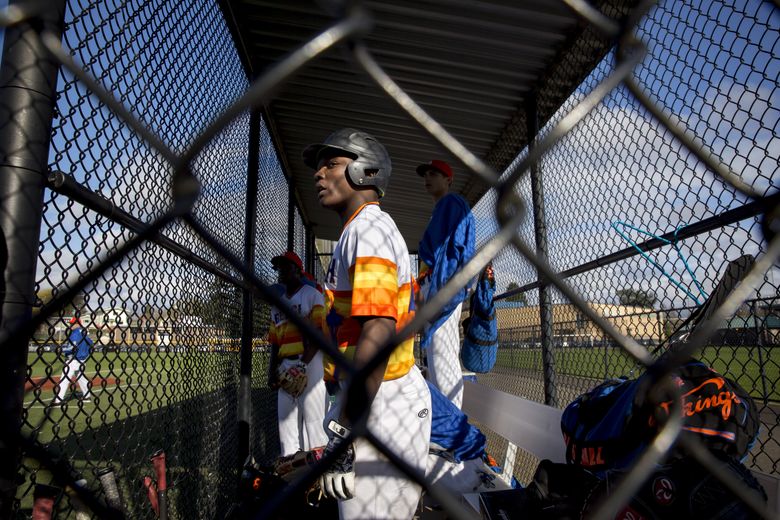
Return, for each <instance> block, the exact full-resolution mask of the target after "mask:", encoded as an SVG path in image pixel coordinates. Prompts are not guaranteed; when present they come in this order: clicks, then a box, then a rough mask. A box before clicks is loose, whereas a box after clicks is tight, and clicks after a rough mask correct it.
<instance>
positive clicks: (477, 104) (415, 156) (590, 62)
mask: <svg viewBox="0 0 780 520" xmlns="http://www.w3.org/2000/svg"><path fill="white" fill-rule="evenodd" d="M334 3H338V2H328V1H325V0H321V1H320V2H315V1H313V0H309V1H307V0H285V1H283V2H280V1H278V0H276V1H272V0H223V1H222V2H221V7H222V10H223V12H224V14H225V18H226V20H227V22H228V25H229V26H230V29H231V31H232V33H233V35H234V38H235V41H236V47H237V48H238V50H239V53H240V54H241V56H242V60H243V62H244V66H245V69H246V71H247V75H248V76H249V77H252V76H257V75H261V74H262V72H263V71H264V70H266V69H267V68H268V67H269V65H272V64H274V63H276V62H277V61H278V60H280V59H281V58H283V57H284V56H285V55H286V54H288V53H289V52H291V51H292V50H294V49H296V48H297V47H299V46H300V45H302V44H303V43H305V42H306V41H307V40H309V39H311V38H312V37H314V36H315V35H316V34H318V33H319V32H321V31H323V30H324V29H325V28H327V27H328V26H329V25H331V24H333V23H334V22H335V21H336V19H337V18H336V17H335V16H334V15H332V14H329V13H328V12H327V11H326V9H325V8H324V6H328V5H330V4H334ZM593 3H594V4H596V6H597V7H598V8H599V9H600V10H601V11H602V12H604V13H605V14H607V15H608V16H610V17H612V18H622V17H623V16H624V15H625V13H626V12H627V11H628V7H629V6H630V5H632V4H634V3H635V2H634V1H631V0H604V1H596V2H593ZM364 5H365V6H366V7H367V8H368V10H369V12H370V13H371V14H372V16H373V18H374V24H375V25H374V27H373V30H372V31H371V32H370V34H369V35H368V36H367V37H366V38H365V40H364V41H365V43H366V45H367V47H368V49H369V50H370V51H371V53H372V54H373V56H374V58H375V59H376V60H377V61H378V63H379V64H380V65H381V66H382V67H383V68H384V70H385V72H387V73H388V74H389V75H390V76H391V77H392V78H393V80H394V81H395V82H397V83H398V84H399V85H400V86H401V87H402V88H403V89H404V90H405V91H406V93H408V94H409V95H410V96H411V97H412V98H414V100H415V101H416V102H417V103H419V104H420V105H421V106H422V107H423V108H424V109H425V110H426V111H427V112H428V113H429V114H430V115H431V116H433V117H434V118H435V119H436V120H437V121H438V122H439V123H441V124H442V125H443V126H444V127H445V128H446V129H447V130H448V131H449V132H450V133H451V134H453V135H454V136H455V137H456V138H457V139H458V140H459V141H460V142H461V143H462V144H464V145H465V146H466V147H467V148H468V149H469V150H471V151H472V152H473V153H475V154H476V155H477V156H479V157H480V158H482V159H483V160H484V161H486V162H487V163H488V164H489V165H490V166H492V167H493V168H494V169H495V170H497V171H498V172H499V173H500V172H501V171H503V170H504V169H505V168H506V167H507V166H508V165H509V164H510V162H511V161H512V159H513V158H514V157H515V156H516V155H517V153H518V152H519V151H520V150H522V149H523V148H524V147H525V145H526V143H527V138H526V108H525V107H526V105H527V102H528V100H529V99H533V98H534V96H535V97H536V99H537V100H538V102H537V106H538V117H539V120H540V125H543V124H544V122H545V121H547V120H548V119H549V118H550V117H551V116H552V115H553V114H554V113H555V111H556V110H557V109H558V108H559V107H560V106H561V104H562V103H563V102H564V101H565V100H566V99H567V97H568V96H569V95H570V94H571V92H572V91H573V90H574V89H575V88H576V87H577V85H579V83H580V82H581V81H582V80H583V79H584V78H585V77H586V76H587V75H588V73H589V72H590V71H591V70H593V68H594V67H595V66H596V65H597V64H598V62H599V61H600V60H601V59H602V58H603V57H604V56H605V54H606V53H607V51H608V50H609V49H610V48H611V46H612V45H613V43H614V42H610V41H608V40H607V39H605V38H604V37H602V36H601V35H600V34H599V33H598V32H597V31H596V30H595V29H593V28H592V27H590V26H589V25H588V24H587V23H586V22H585V21H584V20H582V19H581V18H580V17H578V16H577V15H576V14H575V13H574V12H573V11H571V10H570V9H569V8H568V7H567V6H566V5H565V4H564V3H563V2H562V1H556V0H483V1H476V0H431V1H425V2H419V1H416V0H394V1H381V0H380V1H367V2H364ZM264 114H265V119H266V123H267V125H268V127H269V129H270V131H271V133H272V137H273V139H274V142H275V145H276V147H277V151H278V152H279V156H280V160H281V162H282V167H283V168H284V170H285V174H286V175H287V176H288V178H290V179H291V180H292V183H293V186H294V187H295V194H296V198H297V201H298V204H299V208H300V209H301V213H302V215H303V218H304V220H305V221H306V223H307V224H309V225H312V229H313V230H314V233H315V235H316V236H317V238H324V239H330V240H335V239H337V238H338V235H339V233H340V231H341V225H340V223H339V222H338V219H337V217H336V216H335V214H333V213H332V212H330V211H327V210H324V209H322V208H320V206H319V204H318V202H317V197H316V193H315V190H314V186H313V181H312V172H311V171H310V170H309V169H308V168H306V167H305V166H304V164H303V162H302V161H301V158H300V157H301V152H302V150H303V148H304V147H305V146H306V145H307V144H309V143H312V142H319V141H321V140H322V139H324V138H325V137H326V136H327V135H328V134H329V133H330V132H331V131H333V130H335V129H337V128H340V127H344V126H351V127H355V128H359V129H362V130H365V131H367V132H369V133H371V134H373V135H375V136H376V137H377V138H378V139H379V140H380V141H381V142H382V143H383V144H384V145H385V146H386V147H387V149H388V151H389V153H390V156H391V158H392V161H393V175H392V179H391V182H390V188H389V189H388V194H387V196H386V197H385V198H384V199H383V202H382V205H383V207H384V208H385V210H386V211H388V212H389V213H390V214H391V215H392V216H393V218H394V219H395V221H396V223H397V224H398V227H399V228H400V230H401V233H402V234H403V235H404V237H405V238H406V241H407V244H408V246H409V250H410V251H413V252H414V251H416V249H417V244H418V242H419V240H420V238H421V236H422V233H423V231H424V229H425V226H426V225H427V222H428V217H429V216H430V211H431V209H432V202H431V200H430V197H429V196H428V194H427V193H426V192H425V191H424V188H423V186H422V181H421V180H420V178H419V177H418V176H417V175H416V174H415V171H414V169H415V166H416V165H418V164H420V163H422V162H427V161H429V160H430V159H434V158H439V159H444V160H446V161H448V162H450V164H452V165H453V167H454V169H455V172H456V175H455V183H454V188H455V191H457V192H458V193H460V194H461V195H463V196H464V197H465V198H466V199H467V200H468V201H469V202H470V203H471V204H472V205H473V204H475V203H476V202H477V201H478V200H479V199H480V197H481V196H482V195H483V194H484V193H485V192H486V190H487V187H486V186H485V185H483V184H482V183H481V182H480V181H479V179H477V178H476V177H472V176H471V175H470V174H469V173H467V171H466V169H465V167H464V166H463V165H461V164H459V163H458V162H457V160H456V159H455V158H454V157H453V156H451V155H450V154H449V153H448V152H446V151H445V150H444V149H443V147H442V146H441V145H439V143H438V142H437V141H435V140H434V139H433V138H432V137H431V136H429V135H428V134H427V133H426V132H425V131H424V130H423V129H422V128H420V127H419V126H418V125H417V124H416V123H415V122H414V121H412V119H411V118H410V117H409V116H408V115H407V114H406V113H405V112H404V111H403V110H402V109H401V108H400V107H399V106H398V105H397V104H396V103H395V102H394V101H393V100H392V99H390V98H389V97H387V96H386V95H385V94H384V92H382V91H381V90H380V89H379V87H378V86H377V85H376V84H375V83H373V81H372V80H371V79H370V78H369V77H368V76H367V75H366V74H365V73H363V72H362V70H361V69H360V67H359V66H358V65H357V64H355V63H353V62H352V60H351V59H350V56H349V53H348V52H347V51H346V50H345V49H343V48H339V49H332V50H331V51H330V52H328V53H326V54H325V55H323V56H320V57H319V58H317V59H316V60H315V61H313V62H312V63H310V64H309V65H308V66H307V67H306V68H305V69H303V70H302V71H301V72H299V73H298V74H297V75H296V76H295V77H294V78H293V79H292V80H291V81H289V82H288V83H286V84H285V85H284V86H283V88H282V90H281V91H280V92H279V93H278V94H277V96H276V97H275V98H274V100H273V101H272V102H270V103H269V104H268V105H267V106H266V107H264Z"/></svg>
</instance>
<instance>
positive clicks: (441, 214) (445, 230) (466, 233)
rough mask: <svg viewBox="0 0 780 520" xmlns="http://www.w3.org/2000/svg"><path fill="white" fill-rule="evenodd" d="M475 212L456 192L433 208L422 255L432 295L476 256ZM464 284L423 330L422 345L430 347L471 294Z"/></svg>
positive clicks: (421, 249)
mask: <svg viewBox="0 0 780 520" xmlns="http://www.w3.org/2000/svg"><path fill="white" fill-rule="evenodd" d="M475 233H476V232H475V229H474V215H472V214H471V209H470V208H469V204H468V202H466V200H465V199H464V198H463V197H461V196H460V195H456V194H454V193H450V194H448V195H445V196H444V197H443V198H442V199H441V200H439V202H437V203H436V206H435V207H434V209H433V215H432V216H431V221H430V222H429V223H428V227H427V228H426V229H425V234H424V235H423V238H422V241H420V247H419V251H418V255H419V257H420V260H422V261H423V262H425V265H426V266H428V268H429V271H428V272H427V275H425V276H426V277H427V280H426V283H428V284H430V286H429V290H428V298H430V297H432V296H434V295H435V294H436V293H437V292H439V290H440V289H441V288H442V287H444V285H445V284H446V283H447V282H448V281H449V280H450V278H452V276H453V275H454V274H455V273H456V272H457V271H458V270H459V269H460V268H461V267H463V265H465V264H466V263H467V262H468V261H469V260H471V258H472V257H473V256H474V248H475V246H474V241H475ZM468 285H470V284H467V285H466V286H465V287H463V288H462V289H461V290H460V291H458V293H457V294H456V295H455V296H454V297H453V298H452V299H451V300H450V301H449V302H448V303H447V304H446V305H445V306H444V308H443V309H442V310H441V313H440V314H439V316H438V317H436V319H434V320H433V321H431V324H430V326H428V327H426V328H425V330H424V331H423V333H422V338H421V340H420V346H421V347H422V348H428V346H429V345H430V343H431V338H432V337H433V333H434V331H436V329H438V328H439V327H440V326H441V325H442V323H444V322H445V321H447V318H449V317H450V314H452V311H453V310H454V309H455V307H457V306H458V304H460V303H461V302H463V300H465V299H466V295H467V294H468Z"/></svg>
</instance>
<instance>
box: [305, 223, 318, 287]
mask: <svg viewBox="0 0 780 520" xmlns="http://www.w3.org/2000/svg"><path fill="white" fill-rule="evenodd" d="M306 270H307V271H309V272H310V273H311V274H312V276H316V275H317V273H315V272H314V233H313V232H312V230H311V226H308V227H307V228H306Z"/></svg>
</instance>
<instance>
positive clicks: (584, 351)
mask: <svg viewBox="0 0 780 520" xmlns="http://www.w3.org/2000/svg"><path fill="white" fill-rule="evenodd" d="M759 354H760V356H759ZM698 357H699V359H701V360H702V361H703V362H705V363H707V364H709V365H710V366H712V367H713V368H714V369H715V370H717V371H718V372H720V373H721V374H724V375H727V376H729V377H730V378H732V379H734V380H736V381H737V382H738V383H739V385H740V386H742V387H743V388H744V389H745V390H746V391H747V392H748V393H750V395H752V396H753V397H755V398H758V399H763V398H764V395H765V393H766V396H767V399H769V400H772V401H780V348H761V349H760V352H759V349H758V348H756V347H747V346H745V347H707V348H705V349H704V350H703V351H702V352H700V354H699V356H698ZM496 365H498V366H502V367H506V368H518V369H527V370H538V371H541V370H542V354H541V349H538V348H514V349H513V348H509V349H503V348H502V349H499V351H498V356H497V359H496ZM636 368H637V367H636V365H635V364H634V363H633V362H632V359H631V358H630V357H629V356H628V355H627V354H625V353H624V352H623V351H622V350H621V349H618V348H613V347H594V348H563V349H556V350H555V370H556V373H558V374H566V375H572V376H580V377H587V378H592V379H598V380H602V379H607V378H612V377H619V376H631V375H632V370H633V371H634V372H633V376H636V375H637V370H636Z"/></svg>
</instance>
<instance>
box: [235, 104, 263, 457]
mask: <svg viewBox="0 0 780 520" xmlns="http://www.w3.org/2000/svg"><path fill="white" fill-rule="evenodd" d="M260 125H261V117H260V111H259V110H258V109H253V110H252V112H251V114H250V116H249V157H248V160H247V172H246V173H247V175H246V220H245V222H244V264H245V265H246V266H248V267H249V268H250V269H251V270H252V271H254V266H255V227H256V223H257V186H258V178H259V176H260V157H259V156H260ZM245 281H246V282H247V284H251V282H250V281H249V280H245ZM242 296H243V310H242V318H243V319H242V322H241V354H240V356H241V361H240V367H239V371H240V376H239V377H240V381H239V386H238V463H239V469H240V468H241V466H243V464H244V460H245V459H246V457H247V455H249V453H250V442H251V441H250V440H251V433H252V340H253V339H254V319H253V318H254V303H255V302H254V295H253V293H252V291H251V290H250V289H249V288H248V287H244V288H243V289H242Z"/></svg>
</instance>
